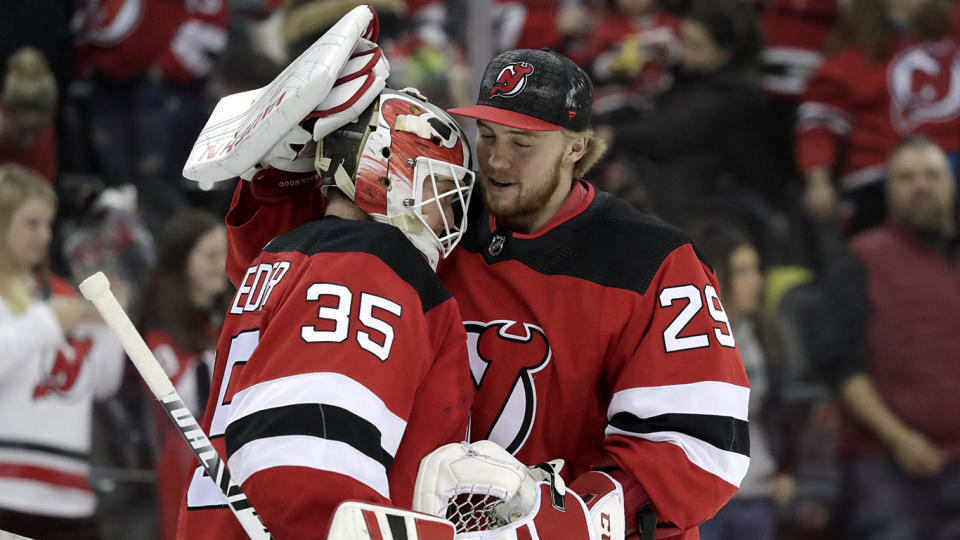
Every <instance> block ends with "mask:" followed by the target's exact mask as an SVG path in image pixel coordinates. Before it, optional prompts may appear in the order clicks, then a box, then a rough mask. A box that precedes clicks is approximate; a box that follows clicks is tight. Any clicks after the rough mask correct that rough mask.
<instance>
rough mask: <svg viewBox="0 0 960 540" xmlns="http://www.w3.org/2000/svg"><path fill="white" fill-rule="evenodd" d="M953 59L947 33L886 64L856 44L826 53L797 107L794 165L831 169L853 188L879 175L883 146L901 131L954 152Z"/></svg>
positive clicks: (957, 140)
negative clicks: (931, 141) (863, 51)
mask: <svg viewBox="0 0 960 540" xmlns="http://www.w3.org/2000/svg"><path fill="white" fill-rule="evenodd" d="M958 58H960V47H958V44H957V41H956V40H954V39H952V38H944V39H941V40H939V41H924V42H920V43H916V42H912V43H908V44H905V45H903V46H901V47H900V48H899V49H897V50H896V51H895V53H894V54H893V55H892V56H891V57H890V59H889V60H888V61H887V62H886V63H882V62H881V63H876V62H871V61H870V60H869V59H868V58H867V57H866V56H865V55H864V54H863V53H862V52H861V51H860V50H859V49H858V48H855V47H847V48H845V49H842V50H841V51H839V52H838V53H836V54H834V55H833V56H831V57H830V58H828V59H827V60H826V61H824V63H823V64H822V65H821V66H820V68H819V69H818V70H817V72H816V73H815V74H814V76H813V78H812V79H811V80H810V82H809V84H808V87H807V90H806V93H805V94H804V98H803V104H802V105H801V106H800V109H799V110H798V111H797V147H796V151H797V165H798V167H799V168H800V170H801V171H803V172H806V171H808V170H810V169H812V168H814V167H820V166H825V167H828V168H835V169H837V170H839V173H840V182H841V185H842V186H843V187H844V188H846V189H854V188H856V187H858V186H862V185H865V184H869V183H873V182H876V181H879V180H880V179H881V178H883V177H884V175H885V172H884V170H885V166H884V165H885V162H886V159H887V156H888V155H889V153H890V150H891V149H893V147H894V146H895V145H896V143H897V142H898V141H899V140H900V139H901V138H903V137H905V136H907V135H911V134H922V135H926V136H928V137H930V138H931V139H933V141H934V142H936V143H937V144H938V145H940V146H941V147H942V148H943V149H944V150H945V151H946V152H947V153H955V152H958V151H960V62H958V61H957V59H958ZM841 150H842V154H843V161H842V163H840V155H841Z"/></svg>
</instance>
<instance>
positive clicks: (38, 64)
mask: <svg viewBox="0 0 960 540" xmlns="http://www.w3.org/2000/svg"><path fill="white" fill-rule="evenodd" d="M0 105H2V106H3V108H4V109H5V110H7V111H11V110H31V111H37V112H42V113H47V114H53V111H54V109H56V107H57V81H56V79H54V77H53V73H52V72H51V71H50V68H49V67H48V66H47V60H46V59H45V58H44V57H43V53H41V52H40V51H39V50H37V49H35V48H33V47H20V48H19V49H17V50H16V51H15V52H14V53H13V55H12V56H10V60H9V61H8V62H7V71H6V74H5V75H4V78H3V93H2V94H0Z"/></svg>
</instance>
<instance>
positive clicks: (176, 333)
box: [141, 210, 231, 539]
mask: <svg viewBox="0 0 960 540" xmlns="http://www.w3.org/2000/svg"><path fill="white" fill-rule="evenodd" d="M226 257H227V233H226V229H225V227H224V225H223V222H222V220H221V219H220V218H218V217H216V216H215V215H213V214H210V213H208V212H206V211H202V210H187V211H184V212H182V213H180V214H177V215H176V216H174V217H173V218H171V219H170V220H169V221H167V223H166V224H165V225H164V228H163V231H162V232H161V234H160V236H159V238H158V241H157V268H156V269H155V270H154V272H153V275H152V276H151V279H150V282H149V284H148V285H147V288H146V290H145V292H144V296H143V301H142V303H141V305H142V315H141V320H142V330H143V333H144V336H145V339H146V341H147V345H148V346H149V347H150V349H151V350H152V351H153V354H154V355H155V356H156V357H157V360H158V361H160V365H162V366H163V368H164V371H166V372H167V375H168V376H169V377H170V380H171V381H173V384H174V385H175V386H176V388H177V391H178V392H179V394H180V395H181V396H182V397H183V399H184V403H186V405H187V406H188V407H189V408H190V409H191V411H192V412H193V414H194V415H196V416H200V415H201V414H203V407H204V405H205V404H206V402H207V395H208V394H209V389H210V378H211V374H212V368H213V360H214V348H215V346H216V340H217V335H218V334H219V333H220V325H221V322H222V316H223V313H224V311H225V310H226V307H227V304H228V303H229V296H230V292H231V291H230V289H231V288H230V284H229V282H228V281H227V274H226V271H225V270H224V267H225V266H226ZM148 399H149V397H148ZM150 401H151V402H153V400H152V399H150ZM153 410H154V417H155V418H156V426H157V431H158V434H159V437H158V444H159V446H160V448H159V450H158V453H157V459H156V465H155V467H156V471H157V507H158V512H159V521H160V532H161V538H164V539H166V538H174V537H175V536H176V529H177V514H178V512H179V506H180V499H181V497H182V495H183V489H184V486H186V484H187V477H188V476H189V474H190V473H191V472H192V471H193V467H192V466H193V464H194V461H195V460H194V457H193V454H192V453H191V452H190V448H189V447H187V446H185V445H184V444H183V440H182V438H181V435H180V432H179V431H177V430H176V429H175V427H174V426H173V424H171V423H170V421H169V419H168V418H166V413H165V412H164V411H163V409H162V408H160V407H159V406H155V407H154V409H153Z"/></svg>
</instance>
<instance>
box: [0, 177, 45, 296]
mask: <svg viewBox="0 0 960 540" xmlns="http://www.w3.org/2000/svg"><path fill="white" fill-rule="evenodd" d="M34 197H38V198H41V199H43V200H45V201H48V202H50V204H52V205H54V206H56V204H57V196H56V194H55V193H54V191H53V188H52V187H50V184H49V183H48V182H47V181H46V179H44V178H43V176H40V174H39V173H37V172H35V171H34V170H32V169H28V168H27V167H24V166H22V165H19V164H17V163H12V162H11V163H4V164H3V165H0V298H3V299H4V300H5V301H6V303H7V305H8V306H9V307H10V309H11V310H12V311H13V312H14V313H21V312H23V311H24V310H25V309H27V307H28V306H29V305H30V303H31V302H32V301H33V300H32V298H31V297H30V290H29V289H28V288H27V286H26V284H25V283H23V282H22V281H21V280H20V277H21V276H20V275H18V268H17V266H16V264H15V262H14V261H13V259H12V258H11V254H10V253H9V251H8V249H9V247H8V246H7V236H8V234H9V233H10V222H11V221H12V219H13V214H14V212H16V210H17V209H18V208H19V207H20V205H22V204H23V203H24V202H25V201H26V200H27V199H31V198H34ZM46 265H47V263H46V261H44V262H42V263H41V264H39V265H38V266H37V267H36V268H34V269H33V270H34V271H35V272H37V273H39V274H41V275H42V274H43V273H45V272H46Z"/></svg>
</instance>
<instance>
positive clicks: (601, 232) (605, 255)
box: [461, 190, 709, 294]
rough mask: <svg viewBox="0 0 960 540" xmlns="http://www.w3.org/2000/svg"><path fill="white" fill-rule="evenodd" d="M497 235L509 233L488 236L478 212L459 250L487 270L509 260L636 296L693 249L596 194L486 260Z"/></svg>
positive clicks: (668, 228) (670, 231)
mask: <svg viewBox="0 0 960 540" xmlns="http://www.w3.org/2000/svg"><path fill="white" fill-rule="evenodd" d="M498 235H507V236H509V232H506V231H501V230H496V231H492V232H491V231H490V227H489V225H488V216H487V214H486V213H485V212H484V213H481V214H479V215H478V216H477V217H476V218H475V219H474V220H473V221H472V222H471V224H470V227H469V228H468V229H467V233H466V235H465V236H464V239H463V241H462V242H461V246H463V247H464V248H466V249H467V250H469V251H471V252H474V253H479V254H481V255H482V256H483V257H484V259H485V260H486V262H487V264H489V265H494V264H497V263H499V262H503V261H509V260H512V261H515V262H519V263H521V264H523V265H525V266H527V267H529V268H531V269H533V270H535V271H536V272H538V273H540V274H545V275H565V276H570V277H574V278H579V279H584V280H587V281H592V282H594V283H597V284H599V285H603V286H605V287H611V288H618V289H627V290H631V291H636V292H639V293H640V294H644V293H645V292H646V290H647V287H649V286H650V282H651V281H652V280H653V278H654V276H655V275H656V273H657V270H658V269H659V268H660V264H661V263H662V262H663V261H664V260H665V259H666V258H667V256H669V255H670V253H672V252H674V251H675V250H676V249H677V248H679V247H681V246H683V245H686V244H690V245H691V246H692V245H693V244H692V242H691V241H690V239H689V238H688V237H687V236H686V235H685V234H684V233H683V232H681V231H680V230H679V229H677V228H676V227H674V226H672V225H669V224H667V223H665V222H663V221H661V220H659V219H657V218H655V217H652V216H648V215H645V214H642V213H640V212H639V211H637V210H636V209H635V208H633V207H632V206H630V205H629V204H628V203H627V202H626V201H623V200H621V199H619V198H617V197H614V196H613V195H610V194H609V193H606V192H603V191H600V190H597V191H596V195H595V197H594V200H593V201H592V202H591V203H590V205H589V206H588V207H587V208H586V209H585V210H584V211H583V212H582V213H580V214H579V215H577V216H574V217H572V218H570V219H569V220H567V221H566V222H564V223H562V224H560V225H558V226H557V227H556V228H554V229H552V230H550V231H548V232H546V233H545V234H543V235H540V236H536V237H534V238H516V237H510V238H508V239H507V240H506V241H505V242H504V243H503V247H502V248H501V249H500V250H499V253H498V254H497V255H492V254H491V253H490V251H491V250H489V249H488V247H489V246H490V245H491V242H492V240H493V238H494V236H498ZM694 251H695V252H696V248H695V247H694ZM696 253H697V257H698V258H699V260H700V261H701V262H704V260H703V257H702V256H701V255H700V253H699V252H696ZM704 264H706V263H705V262H704ZM708 267H709V265H708Z"/></svg>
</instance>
